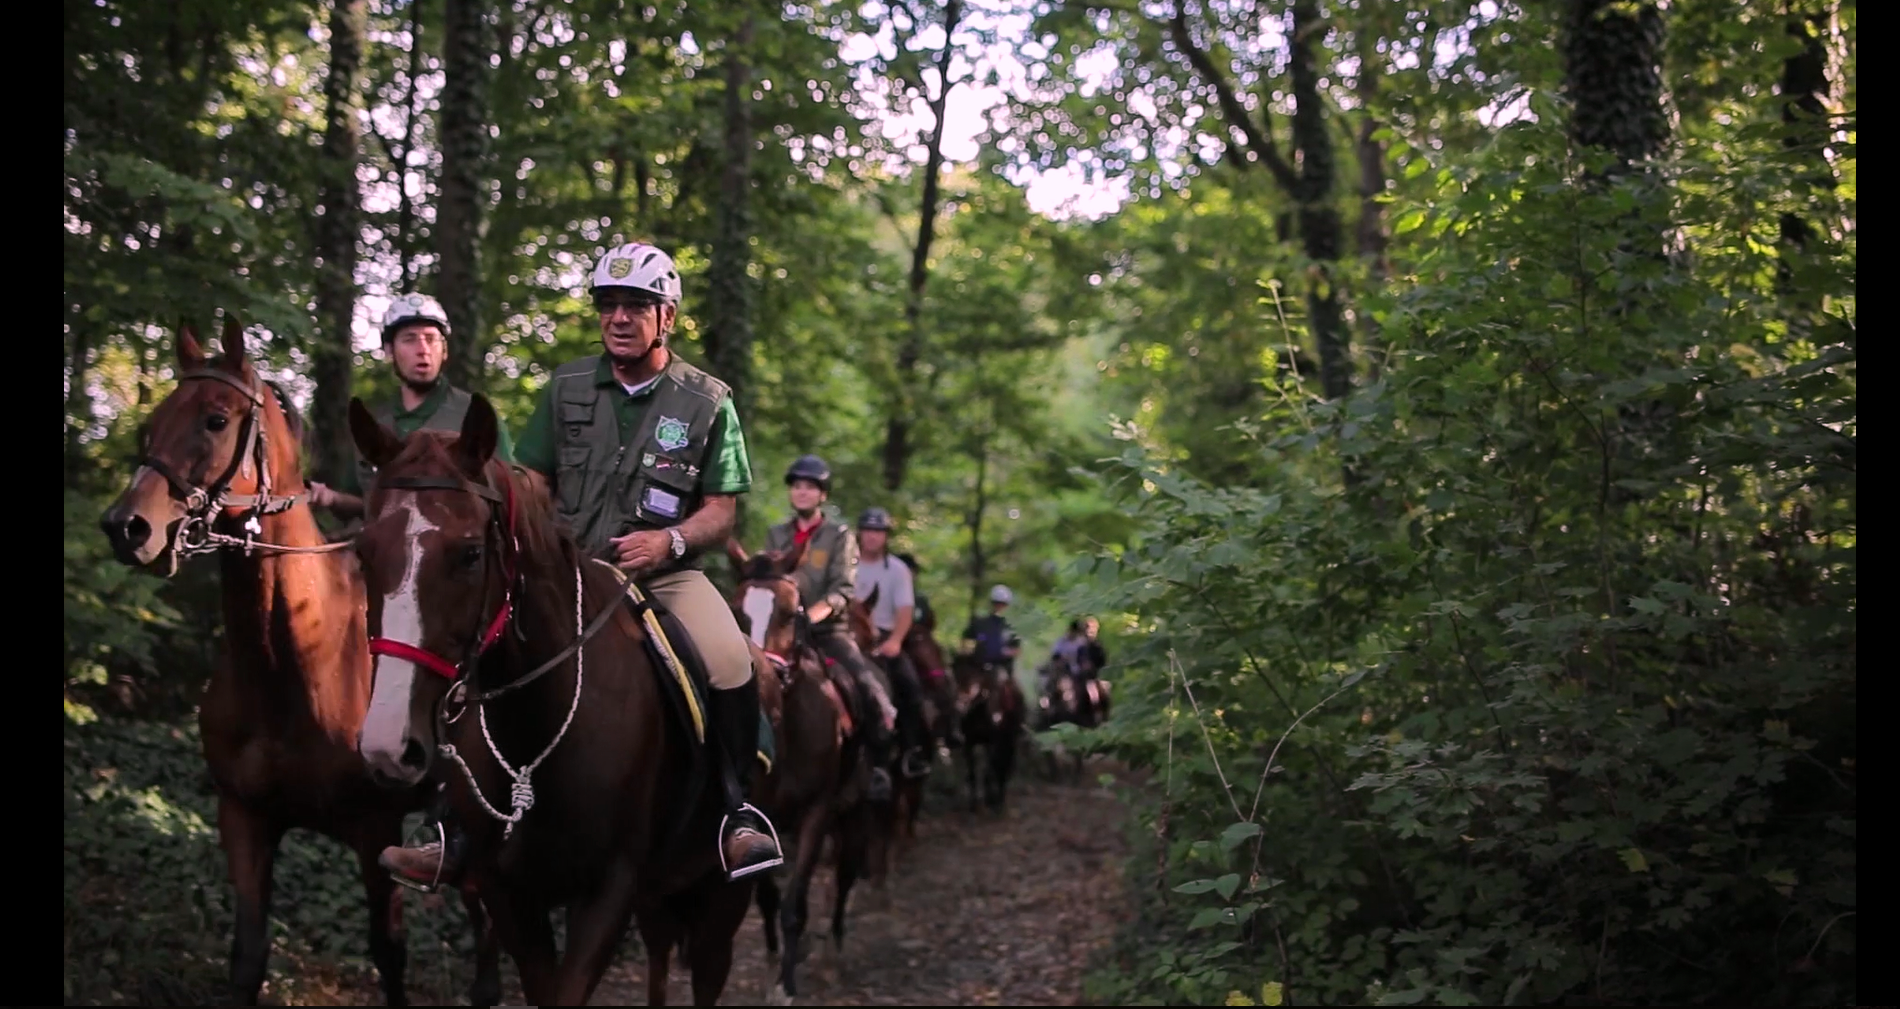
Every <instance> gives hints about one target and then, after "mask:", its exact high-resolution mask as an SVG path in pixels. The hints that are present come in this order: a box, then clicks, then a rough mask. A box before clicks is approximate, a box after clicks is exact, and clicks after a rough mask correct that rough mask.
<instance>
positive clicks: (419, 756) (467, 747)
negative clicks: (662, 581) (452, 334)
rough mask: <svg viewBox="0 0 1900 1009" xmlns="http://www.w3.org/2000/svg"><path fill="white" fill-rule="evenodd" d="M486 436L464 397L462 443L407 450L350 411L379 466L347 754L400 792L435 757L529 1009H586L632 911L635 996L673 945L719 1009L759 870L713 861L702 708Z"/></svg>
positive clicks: (479, 408) (470, 869) (360, 545)
mask: <svg viewBox="0 0 1900 1009" xmlns="http://www.w3.org/2000/svg"><path fill="white" fill-rule="evenodd" d="M498 425H499V422H498V421H497V419H496V417H495V411H494V409H493V407H491V406H490V405H489V403H488V400H487V399H486V398H484V397H482V396H479V395H477V396H475V397H473V399H472V401H471V403H470V405H469V408H468V414H467V416H466V417H465V418H464V420H463V423H462V429H461V431H460V432H459V433H454V434H451V433H448V432H438V431H428V430H423V431H418V432H416V433H414V434H411V435H410V436H409V437H408V438H407V439H401V438H398V437H397V436H396V434H395V433H394V432H393V431H391V430H389V429H388V428H386V427H384V426H383V425H381V424H380V423H378V422H377V421H376V420H375V419H374V418H373V417H372V416H371V415H370V413H369V411H368V410H367V409H365V408H364V406H363V404H362V403H361V401H357V400H352V401H351V403H350V430H351V434H352V435H353V436H354V437H355V440H356V445H357V448H358V449H359V450H360V451H361V452H362V453H363V458H364V459H365V460H367V461H368V462H369V463H370V464H371V465H374V466H375V467H377V470H378V474H377V479H376V486H375V488H374V489H373V490H372V491H371V492H370V498H369V501H368V502H367V504H368V508H367V509H366V516H365V517H366V520H367V521H366V522H365V524H364V526H363V531H362V532H361V533H360V534H359V536H358V538H357V552H358V555H359V556H360V557H361V558H362V562H363V569H364V577H365V579H366V580H367V582H368V584H369V590H370V591H369V629H370V633H371V639H370V640H371V650H372V652H374V653H375V676H374V689H373V692H372V694H371V697H370V711H369V716H368V718H367V719H366V720H365V721H364V724H363V732H362V736H361V738H360V740H359V742H358V747H359V749H360V750H361V751H362V753H363V755H364V757H365V758H366V759H367V760H368V761H369V764H370V768H371V770H372V772H373V773H376V774H379V775H381V776H382V777H384V778H386V779H389V780H390V781H392V782H393V783H396V784H398V785H409V784H414V783H417V782H420V781H422V780H424V779H425V778H426V777H427V776H428V775H429V773H430V772H431V770H432V769H434V768H435V767H436V766H437V765H438V763H439V764H440V768H441V772H442V773H443V774H445V775H446V776H447V778H448V788H449V795H450V800H451V802H453V803H454V806H455V810H456V815H457V818H458V821H459V823H460V824H461V825H462V827H463V828H464V836H465V838H466V841H467V848H466V854H465V856H464V858H465V861H464V866H465V870H464V871H465V873H466V877H465V878H466V879H467V881H468V885H470V886H472V887H473V888H474V889H475V890H476V892H477V893H479V894H480V896H481V899H482V902H483V903H484V904H485V905H486V906H487V908H488V912H489V915H490V916H491V917H492V919H493V920H494V925H495V931H496V933H497V934H498V936H499V937H500V940H501V944H502V946H503V947H504V948H505V949H507V951H508V953H509V955H510V956H511V957H513V958H514V961H515V965H516V967H517V968H518V969H519V971H520V975H521V986H522V991H523V994H524V995H526V997H527V1000H528V1002H529V1003H530V1004H532V1005H583V1004H586V1002H587V1000H588V998H589V997H590V996H591V995H592V994H593V992H594V990H595V988H596V986H597V985H598V984H599V982H600V978H601V975H602V974H604V973H605V972H606V970H607V967H608V966H609V964H610V961H611V960H612V957H613V954H614V951H615V948H616V946H617V944H618V942H619V939H620V937H621V936H622V935H623V934H624V933H625V932H626V929H627V924H628V922H629V920H630V919H634V918H637V920H638V922H639V928H640V934H641V938H642V940H643V941H644V942H645V945H646V950H647V963H648V972H647V999H648V1004H650V1005H665V1004H666V988H667V977H668V957H669V955H670V953H671V950H672V948H673V947H674V946H675V945H678V946H680V947H681V952H682V958H683V959H684V960H685V961H686V962H687V964H688V966H689V967H690V968H691V971H692V993H693V1002H694V1004H696V1005H713V1004H715V1003H716V1002H717V1000H718V998H719V995H720V993H721V992H722V991H724V989H725V985H726V980H727V977H728V975H729V974H730V972H731V967H732V941H733V933H734V932H736V931H737V930H738V928H739V924H740V922H741V921H742V920H743V919H744V917H745V912H746V907H747V904H748V902H749V900H750V898H751V893H752V889H751V888H752V883H753V880H752V879H751V878H743V879H740V880H739V881H737V882H729V881H728V880H727V879H726V874H725V871H724V868H723V866H722V865H721V863H720V853H719V851H718V848H717V844H716V843H715V842H716V838H717V837H718V835H719V827H720V817H721V814H722V809H721V806H720V803H719V802H718V792H717V789H716V787H707V786H709V785H712V784H713V783H715V782H716V781H717V777H716V775H706V774H703V773H702V772H703V771H704V763H703V761H705V760H706V759H708V757H709V754H708V752H707V749H706V746H705V744H707V743H710V742H711V741H710V740H704V739H703V738H702V737H699V736H697V735H696V733H697V732H699V731H702V730H701V728H696V726H697V727H703V725H704V722H703V715H702V714H701V713H700V709H699V708H698V707H697V706H696V705H697V701H696V700H694V695H693V694H690V693H683V694H681V695H679V696H678V703H679V704H680V707H682V708H684V709H685V716H678V717H676V716H675V714H674V713H673V712H672V710H671V709H669V704H672V703H674V700H675V699H674V698H673V697H672V696H670V695H668V694H667V693H665V691H666V690H667V688H666V687H663V685H662V681H661V679H660V676H659V673H658V671H657V669H656V662H655V660H654V659H652V658H650V657H649V654H648V652H647V651H646V646H647V644H648V641H647V634H648V628H649V627H650V626H657V623H654V622H649V621H648V618H649V617H651V616H652V614H653V611H651V610H647V611H645V612H644V613H642V614H641V615H640V616H638V617H636V614H635V611H634V609H633V608H632V607H630V606H629V605H628V603H627V600H628V598H629V597H631V598H633V599H634V600H635V601H636V602H638V601H639V600H640V598H641V597H640V596H639V595H638V594H637V593H636V592H635V591H634V590H635V589H636V586H634V585H631V584H629V583H627V582H626V581H625V580H624V579H623V577H622V575H621V574H620V573H619V571H618V569H616V568H613V567H611V566H609V565H607V564H605V563H602V562H599V561H595V560H591V559H588V558H585V557H584V556H583V554H582V552H581V550H580V548H579V547H578V546H576V545H575V543H574V541H573V539H572V538H571V537H570V536H569V535H568V534H567V532H566V531H565V530H564V529H563V528H561V527H560V526H559V525H558V524H557V521H556V518H555V515H554V510H553V505H552V503H551V501H550V499H549V496H548V490H547V485H546V483H545V482H543V481H542V480H540V479H539V477H538V476H532V475H530V474H529V473H528V471H526V470H524V469H521V468H519V467H514V466H510V465H508V464H506V463H504V462H502V461H500V460H497V459H495V458H494V452H495V444H496V440H497V438H498V432H499V426H498ZM672 644H673V645H674V647H676V648H679V649H681V650H684V649H685V648H687V647H689V643H687V642H682V641H678V640H675V641H673V642H672ZM655 647H656V648H657V647H659V646H658V645H657V644H656V645H655ZM675 654H676V653H673V652H668V653H666V655H667V656H668V663H669V664H670V663H671V662H672V659H673V656H674V655H675ZM687 716H690V717H687ZM537 754H538V756H537ZM438 755H440V756H441V757H444V758H446V759H444V760H442V761H440V762H438V761H437V759H436V758H437V757H438ZM689 782H690V783H691V784H688V783H689ZM491 796H492V797H493V798H490V797H491ZM502 809H508V810H509V811H508V812H506V813H504V812H502ZM556 907H565V908H566V909H567V942H566V949H565V950H564V951H563V952H562V953H561V954H560V955H559V956H558V957H557V954H556V950H555V942H554V929H553V926H552V923H551V921H550V918H549V915H550V913H551V912H552V911H553V909H555V908H556Z"/></svg>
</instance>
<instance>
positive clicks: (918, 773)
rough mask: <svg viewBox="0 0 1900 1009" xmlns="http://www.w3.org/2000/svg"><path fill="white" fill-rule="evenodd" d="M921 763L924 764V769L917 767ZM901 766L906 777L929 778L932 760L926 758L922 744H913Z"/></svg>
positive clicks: (905, 753) (906, 752) (905, 754)
mask: <svg viewBox="0 0 1900 1009" xmlns="http://www.w3.org/2000/svg"><path fill="white" fill-rule="evenodd" d="M919 765H921V766H922V768H923V769H922V770H918V769H917V768H918V766H919ZM901 766H902V767H903V769H904V776H905V777H908V778H927V777H929V776H930V761H929V760H926V759H924V748H923V747H921V746H913V747H911V748H910V749H909V750H906V751H905V752H904V759H903V760H902V762H901Z"/></svg>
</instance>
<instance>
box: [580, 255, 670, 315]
mask: <svg viewBox="0 0 1900 1009" xmlns="http://www.w3.org/2000/svg"><path fill="white" fill-rule="evenodd" d="M608 287H628V288H632V289H633V290H636V291H645V292H646V293H648V294H651V295H653V296H655V297H657V298H659V299H660V300H661V301H663V302H665V303H666V304H669V305H674V306H677V305H678V304H679V303H680V272H679V269H678V268H677V267H675V266H674V265H673V257H672V256H669V255H667V254H666V253H664V252H662V251H660V249H659V248H658V247H657V246H652V245H648V244H646V243H645V242H630V243H628V244H626V245H623V246H620V247H619V248H617V249H610V250H608V252H607V254H606V255H604V256H602V257H600V262H598V263H595V264H594V282H593V285H592V287H591V288H590V290H591V291H593V292H594V293H599V292H600V290H601V289H602V288H608Z"/></svg>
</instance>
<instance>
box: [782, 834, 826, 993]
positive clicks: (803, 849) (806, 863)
mask: <svg viewBox="0 0 1900 1009" xmlns="http://www.w3.org/2000/svg"><path fill="white" fill-rule="evenodd" d="M829 820H830V815H829V811H828V810H827V809H825V807H824V804H823V803H822V802H821V803H819V804H818V805H817V806H815V807H814V808H813V809H812V810H811V811H809V812H807V813H806V814H805V818H804V820H803V821H801V822H800V823H799V825H798V848H797V851H796V855H795V857H794V858H793V860H792V872H791V881H792V889H791V893H790V894H788V895H787V897H788V898H789V899H788V900H786V901H785V905H784V907H783V908H782V909H781V910H780V912H779V914H780V916H781V917H780V919H779V924H780V926H781V927H782V928H783V930H784V932H785V952H784V953H782V954H780V956H779V965H778V986H779V990H778V991H777V992H774V993H773V995H774V998H775V1001H777V1002H778V1004H781V1005H790V1004H791V1000H792V999H793V998H794V997H795V996H797V994H798V983H797V980H796V979H797V974H798V960H799V942H800V940H802V939H803V938H804V937H805V919H806V910H807V908H808V907H809V906H810V905H809V903H808V901H807V898H808V897H809V895H810V894H811V876H812V873H813V872H815V871H817V869H818V856H819V854H820V852H822V851H823V850H824V846H825V829H826V827H827V826H828V825H829V824H828V821H829Z"/></svg>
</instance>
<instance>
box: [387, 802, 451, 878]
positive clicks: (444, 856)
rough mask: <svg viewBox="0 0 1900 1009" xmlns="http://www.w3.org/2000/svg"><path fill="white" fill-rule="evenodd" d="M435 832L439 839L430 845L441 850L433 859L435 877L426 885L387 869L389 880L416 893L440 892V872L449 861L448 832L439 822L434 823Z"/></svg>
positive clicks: (425, 846) (426, 845)
mask: <svg viewBox="0 0 1900 1009" xmlns="http://www.w3.org/2000/svg"><path fill="white" fill-rule="evenodd" d="M435 832H436V837H437V838H439V840H436V841H432V842H430V843H431V844H434V845H436V846H438V847H439V848H441V849H442V850H441V852H440V854H438V855H437V856H436V859H435V877H434V878H433V879H431V880H429V881H428V882H427V883H422V882H418V881H416V880H413V879H410V878H409V877H408V876H406V875H404V874H403V873H401V872H398V871H396V870H395V869H388V870H387V871H388V873H389V878H390V879H393V880H395V881H396V882H397V883H398V884H401V885H402V886H406V887H408V888H409V889H411V890H414V891H416V892H417V893H437V892H440V890H441V889H442V870H443V869H444V868H445V867H446V866H447V865H448V861H449V832H448V830H447V829H445V828H444V827H443V826H442V823H441V821H439V820H438V821H436V824H435ZM428 846H429V845H428V844H425V845H423V846H422V847H424V848H427V847H428ZM405 847H406V846H405Z"/></svg>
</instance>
